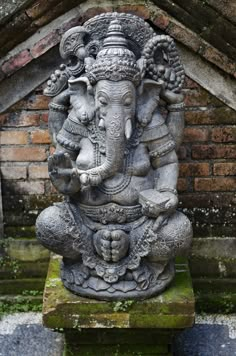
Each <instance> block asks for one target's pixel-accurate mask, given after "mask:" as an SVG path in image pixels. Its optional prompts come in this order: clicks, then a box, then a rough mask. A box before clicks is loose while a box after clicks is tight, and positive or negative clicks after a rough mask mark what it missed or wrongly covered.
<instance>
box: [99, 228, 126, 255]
mask: <svg viewBox="0 0 236 356" xmlns="http://www.w3.org/2000/svg"><path fill="white" fill-rule="evenodd" d="M93 241H94V247H95V249H96V252H97V253H98V255H99V256H100V257H102V258H103V259H104V261H106V262H118V261H120V260H121V259H122V258H123V257H125V256H126V254H127V251H128V248H129V236H128V235H127V234H126V233H125V232H124V231H122V230H114V231H109V230H100V231H98V232H97V233H96V234H95V235H94V237H93Z"/></svg>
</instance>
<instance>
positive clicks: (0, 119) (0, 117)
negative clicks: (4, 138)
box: [0, 113, 10, 127]
mask: <svg viewBox="0 0 236 356" xmlns="http://www.w3.org/2000/svg"><path fill="white" fill-rule="evenodd" d="M9 115H10V114H9V113H7V114H1V115H0V127H2V126H4V125H5V123H6V122H7V120H8V118H9Z"/></svg>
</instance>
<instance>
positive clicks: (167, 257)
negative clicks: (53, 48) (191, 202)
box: [36, 13, 192, 300]
mask: <svg viewBox="0 0 236 356" xmlns="http://www.w3.org/2000/svg"><path fill="white" fill-rule="evenodd" d="M60 53H61V56H62V58H63V59H65V62H66V64H62V65H61V66H60V68H59V69H57V70H55V73H53V74H52V75H51V78H50V80H49V81H48V84H47V87H46V89H45V95H48V96H51V97H53V99H52V100H51V103H50V105H49V129H50V133H51V136H52V140H53V142H54V144H55V146H56V150H55V153H54V154H52V155H51V156H50V157H49V159H48V170H49V176H50V179H51V181H52V184H53V185H54V186H55V188H56V189H57V190H58V192H60V193H61V194H63V195H64V197H65V198H64V201H63V202H61V203H56V204H54V205H53V206H51V207H49V208H47V209H45V210H44V211H42V212H41V214H40V215H39V217H38V219H37V223H36V229H37V237H38V239H39V241H40V242H41V243H42V244H43V245H44V246H45V247H47V248H48V249H49V250H51V251H53V252H55V253H57V254H59V255H61V256H63V259H62V263H61V278H62V281H63V284H64V286H65V287H66V288H67V289H69V290H70V291H72V292H73V293H76V294H78V295H81V296H85V297H90V298H96V299H101V300H123V299H145V298H149V297H151V296H155V295H157V294H159V293H161V292H162V291H163V290H164V289H165V288H167V286H168V285H169V284H170V283H171V281H172V280H173V278H174V275H175V257H176V256H177V255H182V254H185V253H186V252H187V251H188V248H189V246H190V243H191V238H192V228H191V224H190V221H189V220H188V218H187V217H186V216H185V215H184V214H183V213H181V212H180V211H178V210H177V205H178V194H177V190H176V185H177V178H178V160H177V155H176V150H177V149H178V147H179V145H180V143H181V139H182V134H183V127H184V104H183V94H182V93H181V89H182V85H183V81H184V70H183V67H182V65H181V63H180V59H179V56H178V52H177V49H176V46H175V44H174V41H173V40H172V38H171V37H169V36H167V35H163V34H156V33H155V32H154V30H153V29H152V28H151V26H150V25H149V24H148V23H146V22H145V21H144V20H143V19H141V18H139V17H137V16H134V15H131V14H124V13H106V14H102V15H99V16H95V17H94V18H92V19H90V20H88V21H87V22H86V23H84V25H83V26H77V27H74V28H71V29H70V30H68V31H67V32H66V33H65V34H64V35H63V37H62V40H61V43H60Z"/></svg>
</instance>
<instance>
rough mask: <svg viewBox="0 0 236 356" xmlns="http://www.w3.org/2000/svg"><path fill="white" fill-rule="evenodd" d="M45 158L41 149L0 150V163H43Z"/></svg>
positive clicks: (13, 148) (14, 148) (10, 148)
mask: <svg viewBox="0 0 236 356" xmlns="http://www.w3.org/2000/svg"><path fill="white" fill-rule="evenodd" d="M46 158H47V156H46V152H45V149H44V148H41V147H17V148H16V147H7V148H5V147H4V148H2V149H1V157H0V160H1V161H12V162H14V161H16V162H32V161H45V160H46Z"/></svg>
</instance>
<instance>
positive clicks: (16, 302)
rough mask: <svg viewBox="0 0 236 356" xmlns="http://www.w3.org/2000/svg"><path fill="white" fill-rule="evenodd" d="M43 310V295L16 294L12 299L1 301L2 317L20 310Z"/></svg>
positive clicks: (0, 313) (0, 310)
mask: <svg viewBox="0 0 236 356" xmlns="http://www.w3.org/2000/svg"><path fill="white" fill-rule="evenodd" d="M29 311H33V312H40V311H42V297H31V296H30V297H25V296H21V295H19V296H16V297H14V298H11V299H9V298H8V299H6V300H4V301H0V317H1V316H3V315H5V314H13V313H18V312H29Z"/></svg>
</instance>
